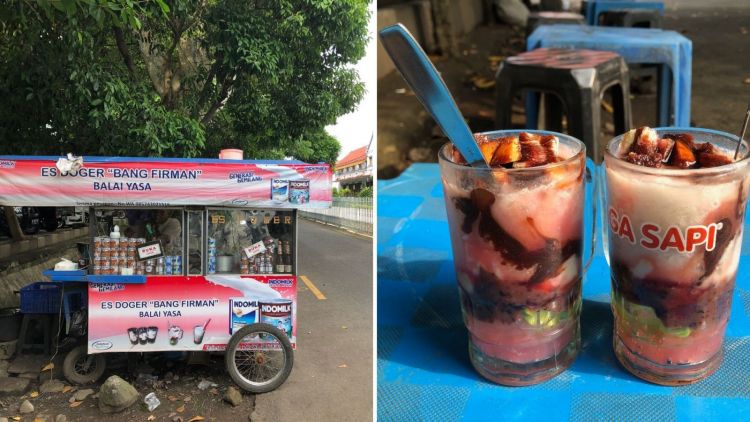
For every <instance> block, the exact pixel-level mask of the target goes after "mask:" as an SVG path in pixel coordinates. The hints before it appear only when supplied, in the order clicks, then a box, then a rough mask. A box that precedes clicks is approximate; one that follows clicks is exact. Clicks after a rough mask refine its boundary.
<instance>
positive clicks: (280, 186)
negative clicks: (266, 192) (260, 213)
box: [271, 179, 289, 202]
mask: <svg viewBox="0 0 750 422" xmlns="http://www.w3.org/2000/svg"><path fill="white" fill-rule="evenodd" d="M271 200H273V201H274V202H287V201H288V200H289V181H288V180H284V179H271Z"/></svg>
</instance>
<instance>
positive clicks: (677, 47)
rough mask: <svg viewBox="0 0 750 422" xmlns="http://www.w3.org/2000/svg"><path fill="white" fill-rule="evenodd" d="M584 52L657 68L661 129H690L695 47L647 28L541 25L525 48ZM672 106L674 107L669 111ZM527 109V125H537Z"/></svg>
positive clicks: (673, 34)
mask: <svg viewBox="0 0 750 422" xmlns="http://www.w3.org/2000/svg"><path fill="white" fill-rule="evenodd" d="M540 47H547V48H581V49H591V50H606V51H612V52H615V53H617V54H619V55H620V56H622V58H624V59H625V61H626V62H627V63H628V64H631V63H639V64H653V65H657V66H658V74H659V77H658V101H659V104H658V107H657V113H658V118H657V124H658V126H681V127H688V126H690V84H691V79H692V62H693V44H692V42H691V41H690V40H689V39H687V38H685V37H684V36H682V35H680V34H679V33H677V32H674V31H664V30H661V29H648V28H613V27H602V26H574V25H542V26H539V27H538V28H537V29H536V30H535V31H534V32H533V33H532V34H531V36H529V38H528V39H527V41H526V48H527V49H528V50H533V49H535V48H540ZM670 106H671V107H670ZM530 110H531V111H532V112H533V111H535V109H534V108H533V107H529V106H528V105H527V121H529V122H530V123H531V124H536V118H537V117H536V115H531V116H530V115H529V111H530Z"/></svg>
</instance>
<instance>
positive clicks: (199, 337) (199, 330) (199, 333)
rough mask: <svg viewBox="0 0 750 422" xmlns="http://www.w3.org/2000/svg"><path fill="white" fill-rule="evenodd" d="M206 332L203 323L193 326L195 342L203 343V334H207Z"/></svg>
mask: <svg viewBox="0 0 750 422" xmlns="http://www.w3.org/2000/svg"><path fill="white" fill-rule="evenodd" d="M205 332H206V330H205V328H203V325H196V326H195V327H193V343H195V344H201V343H203V335H204V334H205Z"/></svg>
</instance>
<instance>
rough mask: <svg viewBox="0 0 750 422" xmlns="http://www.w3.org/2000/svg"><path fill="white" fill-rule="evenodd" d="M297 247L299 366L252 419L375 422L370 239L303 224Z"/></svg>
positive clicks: (259, 403) (259, 399) (261, 398)
mask: <svg viewBox="0 0 750 422" xmlns="http://www.w3.org/2000/svg"><path fill="white" fill-rule="evenodd" d="M298 247H299V249H298V259H299V271H298V274H300V275H302V276H305V277H306V278H307V279H308V280H309V281H310V283H312V286H314V288H313V289H311V288H310V287H308V286H307V285H306V284H305V283H304V282H303V281H302V280H300V281H299V284H298V305H297V315H298V317H297V324H298V329H297V330H298V331H297V348H298V349H297V351H296V352H295V354H294V369H293V370H292V374H291V375H290V377H289V379H288V380H287V381H286V383H284V385H282V386H281V387H280V388H279V389H277V390H276V391H272V392H270V393H266V394H261V395H258V396H256V401H255V411H254V412H253V414H252V420H253V421H254V422H255V421H371V420H372V412H373V409H372V406H373V402H372V354H373V344H372V333H373V332H372V330H373V324H372V323H373V321H372V293H373V288H372V286H373V284H372V283H373V278H372V248H373V246H372V239H369V238H364V237H360V236H356V235H352V234H349V233H346V232H343V231H340V230H336V229H333V228H330V227H328V226H323V225H321V224H317V223H312V222H309V221H306V220H300V226H299V242H298ZM300 278H301V277H300ZM316 289H317V290H318V291H319V293H320V294H317V295H316V293H317V292H315V290H316ZM321 294H322V296H325V299H319V297H322V296H321Z"/></svg>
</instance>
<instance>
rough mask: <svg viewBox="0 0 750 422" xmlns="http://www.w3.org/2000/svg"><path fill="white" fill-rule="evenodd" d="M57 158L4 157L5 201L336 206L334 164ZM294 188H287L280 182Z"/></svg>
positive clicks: (1, 184)
mask: <svg viewBox="0 0 750 422" xmlns="http://www.w3.org/2000/svg"><path fill="white" fill-rule="evenodd" d="M56 161H57V157H14V156H4V157H0V163H1V164H0V204H3V205H14V206H98V205H105V206H122V207H134V206H148V207H154V206H156V207H159V206H170V205H172V206H174V205H207V206H239V207H271V208H328V207H330V206H331V201H332V188H331V177H332V172H331V167H330V166H329V165H327V164H314V165H313V164H304V163H297V162H289V161H278V162H262V161H242V160H215V159H168V158H159V159H156V158H151V159H149V158H113V157H84V164H83V166H82V167H81V168H80V169H78V170H76V171H72V172H69V173H66V174H63V172H61V171H60V170H59V169H58V168H57V167H56V166H55V163H56ZM280 182H281V183H285V184H286V186H293V187H294V188H293V189H292V188H289V189H285V190H283V192H280V191H279V190H278V189H276V190H275V191H273V190H272V187H273V185H274V183H276V184H279V183H280Z"/></svg>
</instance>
